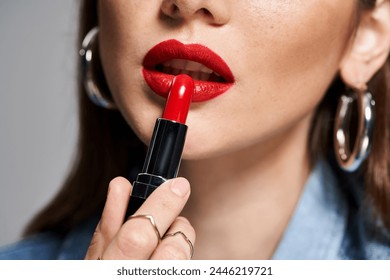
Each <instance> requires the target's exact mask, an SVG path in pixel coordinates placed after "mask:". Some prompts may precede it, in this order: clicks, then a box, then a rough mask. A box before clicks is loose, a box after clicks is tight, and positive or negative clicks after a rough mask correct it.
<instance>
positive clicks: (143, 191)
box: [128, 118, 187, 215]
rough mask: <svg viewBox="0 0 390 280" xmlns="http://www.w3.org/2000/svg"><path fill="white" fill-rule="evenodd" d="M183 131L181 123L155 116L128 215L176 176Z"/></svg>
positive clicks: (184, 128) (184, 126)
mask: <svg viewBox="0 0 390 280" xmlns="http://www.w3.org/2000/svg"><path fill="white" fill-rule="evenodd" d="M186 134H187V126H186V125H185V124H181V123H178V122H174V121H171V120H166V119H162V118H159V119H157V121H156V125H155V127H154V131H153V135H152V140H151V142H150V145H149V149H148V152H147V155H146V159H145V162H144V166H143V168H142V172H141V173H139V174H138V176H137V179H136V181H135V182H134V184H133V191H132V193H131V197H130V202H129V207H128V214H129V215H132V214H134V213H135V211H137V209H138V208H139V207H140V206H141V205H142V203H143V202H144V201H145V200H146V198H148V196H149V195H150V194H151V193H152V192H153V191H154V190H155V189H156V188H157V187H159V186H160V185H161V184H162V183H164V182H165V181H167V180H168V179H172V178H175V177H176V176H177V173H178V171H179V166H180V161H181V154H182V152H183V148H184V142H185V138H186Z"/></svg>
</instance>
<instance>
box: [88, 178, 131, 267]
mask: <svg viewBox="0 0 390 280" xmlns="http://www.w3.org/2000/svg"><path fill="white" fill-rule="evenodd" d="M130 193H131V184H130V182H129V181H128V180H126V179H125V178H123V177H117V178H115V179H113V180H112V181H111V182H110V184H109V187H108V192H107V200H106V204H105V206H104V210H103V213H102V217H101V219H100V222H99V224H98V225H97V227H96V230H95V233H94V235H93V237H92V241H91V243H90V246H89V248H88V251H87V254H86V259H91V260H96V259H98V258H102V255H101V254H102V252H103V251H104V249H105V247H106V246H107V245H108V244H109V243H110V241H111V240H112V239H113V238H114V236H115V235H116V234H117V232H118V231H119V229H120V228H121V226H122V224H123V220H124V218H125V214H126V209H127V205H128V201H129V197H130Z"/></svg>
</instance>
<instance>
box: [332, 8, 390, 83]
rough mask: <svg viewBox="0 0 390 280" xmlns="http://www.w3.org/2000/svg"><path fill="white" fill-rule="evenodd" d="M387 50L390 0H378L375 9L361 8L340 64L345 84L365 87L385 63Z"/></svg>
mask: <svg viewBox="0 0 390 280" xmlns="http://www.w3.org/2000/svg"><path fill="white" fill-rule="evenodd" d="M389 52H390V1H389V0H377V4H376V6H375V8H373V9H372V10H367V11H364V12H363V14H362V18H361V21H360V23H359V25H358V27H357V30H356V34H355V36H354V38H353V39H352V43H351V46H350V48H349V50H348V51H347V52H346V54H345V55H344V57H343V59H342V62H341V65H340V75H341V78H342V80H343V81H344V83H345V84H346V85H348V86H350V87H352V88H365V87H366V84H367V83H368V81H370V80H371V78H372V77H373V76H374V75H375V73H376V72H377V71H378V70H379V69H380V68H381V67H382V66H383V65H384V63H385V62H386V60H387V58H388V56H389Z"/></svg>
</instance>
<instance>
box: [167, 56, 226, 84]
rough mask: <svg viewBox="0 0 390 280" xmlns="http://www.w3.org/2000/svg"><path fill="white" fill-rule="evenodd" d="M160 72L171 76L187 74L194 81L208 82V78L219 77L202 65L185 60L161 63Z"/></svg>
mask: <svg viewBox="0 0 390 280" xmlns="http://www.w3.org/2000/svg"><path fill="white" fill-rule="evenodd" d="M161 71H162V72H164V73H168V74H171V75H175V76H176V75H179V74H187V75H189V76H191V77H192V78H193V79H194V80H200V81H209V80H210V77H211V76H213V77H221V76H220V75H218V74H217V73H215V72H213V70H211V69H210V68H207V67H206V66H204V65H203V64H200V63H198V62H195V61H191V60H185V59H172V60H169V61H165V62H164V63H162V69H161Z"/></svg>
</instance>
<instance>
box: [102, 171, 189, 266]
mask: <svg viewBox="0 0 390 280" xmlns="http://www.w3.org/2000/svg"><path fill="white" fill-rule="evenodd" d="M189 195H190V185H189V183H188V181H187V180H186V179H184V178H176V179H172V180H169V181H167V182H165V183H164V184H162V185H161V186H160V187H158V188H157V189H156V190H155V191H154V192H153V193H152V194H151V195H150V196H149V198H148V199H147V200H146V201H145V202H144V204H142V206H141V207H140V208H139V209H138V210H137V211H136V212H135V214H134V215H135V217H137V215H143V216H144V215H148V216H151V217H153V220H154V221H155V224H156V228H157V230H158V232H159V234H160V236H162V235H164V233H165V232H166V231H167V229H168V228H169V227H170V225H171V224H172V223H173V221H174V220H175V219H176V217H177V216H178V215H179V214H180V212H181V211H182V209H183V207H184V205H185V203H186V202H187V200H188V197H189ZM159 241H160V240H159V239H158V238H157V237H156V232H155V229H154V226H153V225H152V223H151V221H150V220H148V219H145V218H133V219H130V220H128V221H127V222H125V224H124V225H123V226H122V228H121V229H120V230H119V232H118V233H117V235H116V236H115V238H114V240H113V242H112V243H111V244H110V245H109V246H108V248H107V250H106V252H105V254H104V255H105V256H104V258H105V259H110V258H120V259H149V257H150V256H151V255H152V253H153V251H154V250H155V248H156V246H157V245H158V243H159Z"/></svg>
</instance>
